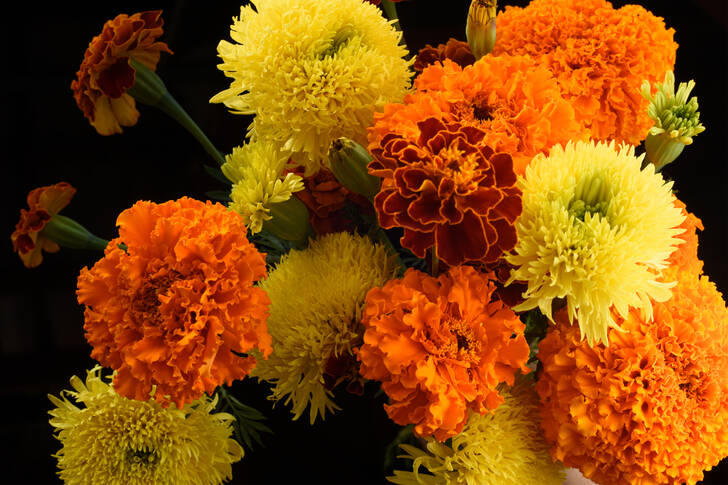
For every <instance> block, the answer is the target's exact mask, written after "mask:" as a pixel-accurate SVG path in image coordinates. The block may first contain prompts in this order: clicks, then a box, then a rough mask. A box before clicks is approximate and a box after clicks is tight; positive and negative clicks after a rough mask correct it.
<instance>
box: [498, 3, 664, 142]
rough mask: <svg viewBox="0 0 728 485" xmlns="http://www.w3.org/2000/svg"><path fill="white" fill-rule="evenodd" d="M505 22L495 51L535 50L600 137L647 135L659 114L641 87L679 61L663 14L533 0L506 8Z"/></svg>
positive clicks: (631, 138) (502, 14)
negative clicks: (652, 117)
mask: <svg viewBox="0 0 728 485" xmlns="http://www.w3.org/2000/svg"><path fill="white" fill-rule="evenodd" d="M497 24H498V41H497V42H496V44H495V48H494V50H493V55H496V56H500V55H503V54H509V55H517V54H521V55H528V56H531V57H532V58H533V59H535V61H536V62H537V63H538V64H540V65H542V66H545V67H547V68H548V69H549V70H550V71H551V72H553V74H554V77H556V79H557V80H558V82H559V85H560V87H561V91H562V93H563V96H564V98H566V99H568V100H570V101H571V103H572V104H573V106H574V109H575V110H576V116H577V120H578V121H579V122H581V123H583V124H584V126H585V127H587V128H589V129H590V130H591V135H592V137H593V138H595V139H599V140H615V141H617V142H618V143H619V142H627V143H630V144H632V145H636V144H639V142H640V141H642V140H644V139H645V137H646V136H647V130H649V129H650V127H651V126H652V120H650V118H649V116H647V111H646V110H647V105H648V102H647V101H646V100H645V99H643V98H642V96H641V95H640V86H641V85H642V82H643V81H644V80H648V81H649V82H650V83H654V82H657V81H661V80H662V78H663V76H664V75H665V72H666V71H669V70H672V69H673V67H674V65H675V52H676V50H677V44H676V43H675V42H674V41H673V35H674V34H675V31H674V30H673V29H666V28H665V23H664V21H663V19H662V18H660V17H655V16H654V15H653V14H652V13H650V12H649V11H647V10H645V9H644V8H642V7H640V6H638V5H626V6H624V7H622V8H619V9H614V8H613V7H612V4H611V3H609V2H608V1H606V0H532V1H531V3H529V5H528V6H527V7H525V8H520V7H511V6H508V7H506V8H505V11H502V12H500V13H499V14H498V17H497Z"/></svg>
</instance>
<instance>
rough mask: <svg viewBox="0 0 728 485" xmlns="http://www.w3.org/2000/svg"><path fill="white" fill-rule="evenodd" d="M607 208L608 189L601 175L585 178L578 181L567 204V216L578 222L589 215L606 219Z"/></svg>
mask: <svg viewBox="0 0 728 485" xmlns="http://www.w3.org/2000/svg"><path fill="white" fill-rule="evenodd" d="M608 208H609V187H608V186H607V183H606V181H605V179H604V176H603V175H601V174H595V175H591V176H586V177H584V178H583V179H581V180H580V181H579V183H578V184H577V186H576V190H575V191H574V198H573V199H572V200H571V202H570V203H569V214H571V215H573V216H574V217H575V218H576V219H579V220H580V221H583V220H584V216H585V215H586V213H587V212H588V213H589V214H592V215H595V214H599V215H600V216H602V217H606V215H607V209H608Z"/></svg>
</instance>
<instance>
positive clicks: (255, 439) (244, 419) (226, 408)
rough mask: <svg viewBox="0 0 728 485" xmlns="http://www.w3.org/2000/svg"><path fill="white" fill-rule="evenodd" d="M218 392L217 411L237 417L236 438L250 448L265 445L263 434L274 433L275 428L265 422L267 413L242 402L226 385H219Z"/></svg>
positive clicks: (234, 432) (234, 433)
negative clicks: (272, 428) (264, 413)
mask: <svg viewBox="0 0 728 485" xmlns="http://www.w3.org/2000/svg"><path fill="white" fill-rule="evenodd" d="M217 392H218V396H219V398H220V399H219V401H218V403H217V409H216V411H218V412H224V413H229V414H232V415H233V416H234V417H235V425H234V428H233V435H234V436H235V440H236V441H237V442H238V443H240V444H241V445H244V447H245V448H247V449H249V450H252V449H254V448H255V445H256V444H257V445H258V446H262V447H265V444H264V443H263V438H262V436H261V435H263V434H273V430H271V429H270V428H269V427H268V426H267V425H266V424H264V423H263V421H265V419H266V417H265V415H263V413H261V412H260V411H258V410H257V409H255V408H254V407H251V406H248V405H247V404H243V403H242V402H240V401H239V400H238V399H236V398H235V396H233V395H232V394H230V392H229V391H228V390H227V389H225V387H224V386H220V387H218V388H217Z"/></svg>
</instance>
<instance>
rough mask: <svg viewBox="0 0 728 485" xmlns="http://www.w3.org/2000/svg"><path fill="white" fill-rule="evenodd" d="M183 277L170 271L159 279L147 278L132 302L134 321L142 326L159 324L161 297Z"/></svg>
mask: <svg viewBox="0 0 728 485" xmlns="http://www.w3.org/2000/svg"><path fill="white" fill-rule="evenodd" d="M181 276H182V275H181V274H180V273H178V272H176V271H170V272H169V273H167V274H164V275H162V276H159V277H157V278H145V279H144V282H143V283H142V285H141V286H140V287H139V289H138V290H137V292H136V293H135V294H134V297H133V298H132V301H131V314H132V318H133V319H134V321H135V322H136V323H138V324H140V325H141V324H144V323H147V322H148V323H159V321H160V320H161V317H160V314H159V305H160V303H161V302H160V300H159V295H160V294H164V293H166V292H167V290H169V287H170V286H172V284H173V283H174V282H175V281H177V280H179V279H180V278H181Z"/></svg>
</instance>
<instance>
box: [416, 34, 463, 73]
mask: <svg viewBox="0 0 728 485" xmlns="http://www.w3.org/2000/svg"><path fill="white" fill-rule="evenodd" d="M445 59H450V60H451V61H453V62H454V63H455V64H457V65H458V66H460V67H465V66H469V65H470V64H472V63H474V62H475V56H474V55H473V51H471V50H470V46H469V45H468V43H467V42H463V41H461V40H457V39H449V40H448V41H447V44H439V45H438V46H437V47H432V46H431V45H430V44H427V45H425V47H423V48H422V49H420V51H419V52H418V53H417V57H415V63H414V65H413V66H412V67H413V68H414V70H415V71H417V72H422V71H424V69H425V68H426V67H427V66H429V65H431V64H435V63H436V62H442V61H444V60H445Z"/></svg>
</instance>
